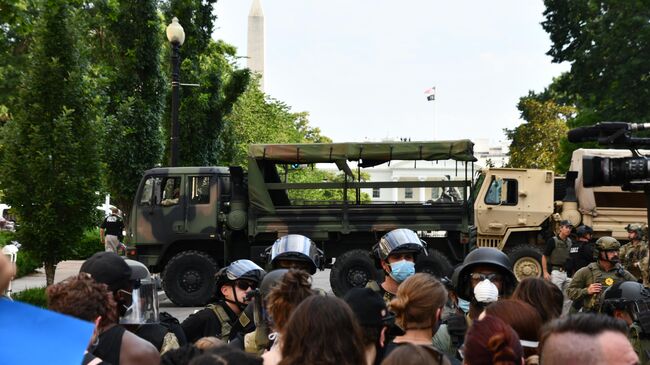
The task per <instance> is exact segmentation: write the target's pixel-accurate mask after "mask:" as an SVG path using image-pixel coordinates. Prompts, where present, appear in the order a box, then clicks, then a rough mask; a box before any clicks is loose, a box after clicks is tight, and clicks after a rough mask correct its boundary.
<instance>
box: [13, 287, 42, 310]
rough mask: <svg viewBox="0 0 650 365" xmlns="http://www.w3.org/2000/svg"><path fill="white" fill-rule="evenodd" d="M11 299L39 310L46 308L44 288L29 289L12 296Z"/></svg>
mask: <svg viewBox="0 0 650 365" xmlns="http://www.w3.org/2000/svg"><path fill="white" fill-rule="evenodd" d="M11 297H12V299H13V300H17V301H19V302H23V303H29V304H31V305H35V306H37V307H41V308H47V295H46V294H45V287H40V288H29V289H25V290H23V291H19V292H17V293H14V294H12V296H11Z"/></svg>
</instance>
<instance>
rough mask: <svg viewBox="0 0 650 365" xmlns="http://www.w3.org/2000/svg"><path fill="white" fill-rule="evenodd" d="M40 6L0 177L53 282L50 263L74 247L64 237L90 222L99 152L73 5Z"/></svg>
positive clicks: (25, 238) (26, 243)
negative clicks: (39, 13)
mask: <svg viewBox="0 0 650 365" xmlns="http://www.w3.org/2000/svg"><path fill="white" fill-rule="evenodd" d="M41 11H42V13H41V15H40V17H39V21H38V23H37V25H36V26H35V27H36V28H35V29H36V30H35V33H34V43H33V50H32V53H31V54H30V60H29V66H28V72H27V73H26V75H25V77H24V78H23V80H22V83H21V85H22V86H21V92H20V103H19V108H18V109H17V113H16V115H15V119H14V120H12V121H10V122H9V123H8V124H7V125H6V127H5V130H4V134H3V147H4V148H5V150H4V151H3V156H2V161H1V165H0V175H1V176H2V177H3V179H2V181H1V182H0V183H1V186H2V188H3V189H4V193H5V198H6V202H7V203H8V204H10V205H11V206H12V209H13V210H14V212H15V213H16V215H17V217H18V219H19V221H20V223H21V228H20V230H19V231H18V234H17V235H18V239H19V241H20V242H21V243H22V244H23V249H24V250H25V251H29V252H30V253H31V254H32V255H34V257H35V258H37V259H38V260H39V261H40V262H43V263H44V265H45V268H46V272H47V276H48V282H51V280H53V278H54V272H53V267H54V265H56V263H57V262H59V261H61V260H64V259H66V258H67V257H69V255H70V253H71V246H70V245H69V244H67V243H68V242H69V241H70V240H76V239H78V238H79V237H81V235H82V234H83V232H84V230H85V229H86V227H89V226H90V225H91V224H92V223H93V222H92V219H93V212H94V210H95V205H97V200H98V199H97V195H96V194H95V192H96V191H97V190H98V187H99V164H98V160H99V159H98V156H99V154H98V148H97V144H98V143H97V142H98V138H97V125H96V120H95V119H94V110H93V109H92V105H93V103H92V100H91V97H90V95H89V92H91V90H89V88H88V87H87V85H88V79H87V74H86V63H85V60H84V57H83V55H84V50H83V46H82V44H81V43H80V42H79V37H78V17H77V15H78V11H77V9H75V8H73V7H72V6H71V5H69V4H68V3H66V2H59V1H54V0H48V1H45V2H44V3H43V7H42V9H41Z"/></svg>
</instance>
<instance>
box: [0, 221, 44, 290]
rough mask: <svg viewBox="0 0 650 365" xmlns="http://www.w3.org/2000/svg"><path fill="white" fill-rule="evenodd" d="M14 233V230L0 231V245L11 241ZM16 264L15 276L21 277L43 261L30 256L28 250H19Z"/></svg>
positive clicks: (41, 264) (39, 265)
mask: <svg viewBox="0 0 650 365" xmlns="http://www.w3.org/2000/svg"><path fill="white" fill-rule="evenodd" d="M15 237H16V234H15V233H14V232H7V231H0V247H4V246H5V245H7V244H9V243H11V240H13V239H15ZM16 266H17V267H18V272H17V273H16V277H17V278H19V277H22V276H25V275H29V274H31V273H33V272H34V271H35V270H36V269H38V268H39V267H41V266H43V263H41V262H40V261H38V260H37V259H35V258H34V257H32V255H30V253H29V252H27V251H24V250H21V251H18V257H17V262H16Z"/></svg>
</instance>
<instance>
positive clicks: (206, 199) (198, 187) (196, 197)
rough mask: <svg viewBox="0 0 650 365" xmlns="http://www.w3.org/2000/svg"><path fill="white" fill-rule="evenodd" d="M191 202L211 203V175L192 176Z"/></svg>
mask: <svg viewBox="0 0 650 365" xmlns="http://www.w3.org/2000/svg"><path fill="white" fill-rule="evenodd" d="M190 202H191V203H192V204H208V203H210V176H192V177H190Z"/></svg>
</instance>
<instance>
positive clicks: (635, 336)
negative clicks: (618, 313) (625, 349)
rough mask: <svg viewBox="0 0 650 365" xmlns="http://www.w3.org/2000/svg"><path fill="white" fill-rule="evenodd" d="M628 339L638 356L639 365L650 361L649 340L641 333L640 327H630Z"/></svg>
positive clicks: (636, 325) (635, 325)
mask: <svg viewBox="0 0 650 365" xmlns="http://www.w3.org/2000/svg"><path fill="white" fill-rule="evenodd" d="M628 339H629V340H630V343H631V344H632V347H633V348H634V352H636V354H637V355H638V356H639V364H646V363H648V361H649V360H650V338H649V337H648V335H645V334H644V333H643V330H642V329H641V326H639V325H638V324H637V323H633V324H632V325H631V326H630V331H629V334H628Z"/></svg>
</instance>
